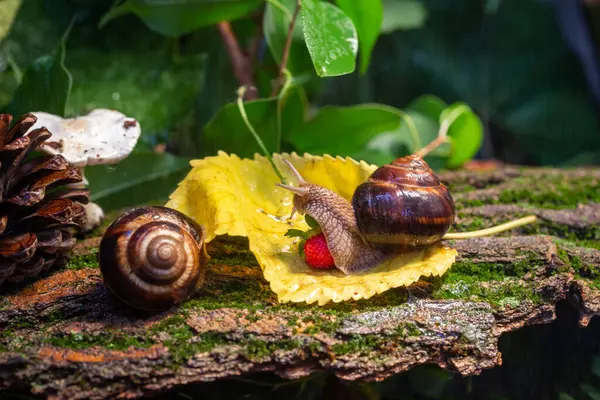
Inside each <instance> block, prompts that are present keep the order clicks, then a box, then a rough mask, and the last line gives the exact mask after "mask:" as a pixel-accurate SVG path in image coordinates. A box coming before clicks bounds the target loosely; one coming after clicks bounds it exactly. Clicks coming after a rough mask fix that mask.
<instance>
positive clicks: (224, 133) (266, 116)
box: [203, 86, 307, 157]
mask: <svg viewBox="0 0 600 400" xmlns="http://www.w3.org/2000/svg"><path fill="white" fill-rule="evenodd" d="M280 101H281V107H282V109H281V130H282V131H281V133H282V136H283V137H284V138H285V137H286V136H287V132H288V131H289V129H291V127H292V126H294V125H296V124H298V123H300V122H302V120H303V119H304V115H305V114H306V106H307V105H306V98H305V95H304V91H303V90H302V88H301V87H297V86H293V87H291V88H290V89H289V90H287V91H286V93H284V94H283V98H281V99H280V98H279V97H271V98H267V99H259V100H253V101H246V102H244V108H245V109H246V114H247V115H248V119H249V121H250V123H251V124H252V126H253V127H254V129H255V130H256V132H257V133H258V134H259V136H260V137H261V139H262V141H263V143H264V144H265V146H266V148H267V150H268V151H269V152H270V153H273V152H277V151H279V146H280V142H281V138H280V136H279V134H278V121H277V115H278V104H279V102H280ZM203 142H204V153H205V154H206V155H212V154H216V153H217V151H218V150H223V151H226V152H228V153H234V154H237V155H238V156H240V157H253V156H254V154H255V153H260V154H262V151H261V149H260V147H259V145H258V144H257V143H256V141H255V140H254V137H253V136H252V134H251V133H250V132H248V128H247V127H246V125H245V123H244V121H243V120H242V117H241V115H240V112H239V109H238V107H237V104H236V103H229V104H226V105H225V106H224V107H223V108H221V109H220V110H219V111H218V112H217V113H216V114H215V116H214V117H213V118H212V119H211V120H210V121H209V122H208V124H207V125H206V127H205V128H204V137H203Z"/></svg>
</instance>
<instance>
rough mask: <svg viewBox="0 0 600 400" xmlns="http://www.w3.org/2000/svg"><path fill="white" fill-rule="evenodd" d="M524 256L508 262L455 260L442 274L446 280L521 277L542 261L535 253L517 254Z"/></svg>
mask: <svg viewBox="0 0 600 400" xmlns="http://www.w3.org/2000/svg"><path fill="white" fill-rule="evenodd" d="M518 256H525V258H523V259H522V260H515V261H513V262H510V263H475V262H473V261H470V260H463V261H458V262H456V263H455V264H454V265H453V266H452V269H451V270H450V271H449V272H448V273H447V274H446V275H444V276H445V278H444V279H446V280H447V281H452V282H454V281H460V280H462V279H463V278H465V277H469V278H474V279H476V280H477V281H500V280H503V279H504V278H506V277H521V276H523V275H525V274H526V273H528V272H531V271H535V270H536V269H537V268H539V267H540V266H542V265H543V264H544V261H543V260H541V259H540V257H539V256H538V255H537V254H535V253H524V254H518Z"/></svg>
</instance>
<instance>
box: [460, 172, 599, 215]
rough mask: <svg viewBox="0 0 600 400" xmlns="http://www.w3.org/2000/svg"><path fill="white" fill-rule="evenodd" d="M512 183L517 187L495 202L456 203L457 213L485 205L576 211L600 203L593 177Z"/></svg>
mask: <svg viewBox="0 0 600 400" xmlns="http://www.w3.org/2000/svg"><path fill="white" fill-rule="evenodd" d="M512 183H514V187H511V188H508V189H505V190H502V191H501V192H500V193H499V194H498V196H496V197H493V198H489V199H484V200H481V199H457V200H456V206H457V209H459V210H460V209H463V208H465V207H479V206H482V205H484V204H524V205H529V206H532V207H542V208H553V209H560V208H571V207H576V206H577V204H579V203H589V202H600V184H599V183H598V179H597V178H595V177H591V176H588V177H578V178H573V179H567V178H565V177H564V176H544V177H540V176H534V177H521V178H517V179H514V180H513V181H512ZM459 192H461V191H460V190H459V191H455V193H459ZM462 193H464V191H462Z"/></svg>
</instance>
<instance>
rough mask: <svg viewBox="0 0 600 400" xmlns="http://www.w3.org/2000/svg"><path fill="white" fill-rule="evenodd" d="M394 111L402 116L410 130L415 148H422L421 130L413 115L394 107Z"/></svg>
mask: <svg viewBox="0 0 600 400" xmlns="http://www.w3.org/2000/svg"><path fill="white" fill-rule="evenodd" d="M393 112H394V113H395V114H396V115H398V117H400V119H401V120H402V121H403V122H404V123H405V124H406V126H407V128H408V131H409V132H410V136H411V141H412V142H413V148H415V149H420V148H421V139H420V138H419V130H418V129H417V126H416V125H415V122H414V121H413V119H412V117H411V116H410V115H409V114H407V113H405V112H404V111H402V110H397V109H394V111H393Z"/></svg>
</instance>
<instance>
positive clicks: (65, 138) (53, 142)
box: [30, 108, 142, 232]
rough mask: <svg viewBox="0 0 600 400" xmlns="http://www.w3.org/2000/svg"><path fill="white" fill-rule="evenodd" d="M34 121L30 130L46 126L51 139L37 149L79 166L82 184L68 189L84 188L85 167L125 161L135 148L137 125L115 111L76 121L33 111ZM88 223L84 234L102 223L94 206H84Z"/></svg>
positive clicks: (99, 111) (100, 110)
mask: <svg viewBox="0 0 600 400" xmlns="http://www.w3.org/2000/svg"><path fill="white" fill-rule="evenodd" d="M32 114H34V115H35V116H36V117H37V122H36V123H35V125H34V126H32V127H31V129H30V130H33V129H37V128H41V127H43V126H45V127H46V128H47V129H48V130H49V131H50V132H51V133H52V137H51V138H50V139H48V140H47V141H46V142H44V143H42V144H41V145H40V148H39V150H41V151H43V152H45V153H47V154H51V155H55V154H61V155H62V156H63V157H65V158H66V159H67V161H69V163H71V164H72V165H73V166H75V167H79V169H80V172H81V175H82V176H83V181H82V182H81V183H78V184H73V185H71V186H75V187H80V188H81V187H85V186H87V184H88V181H87V179H86V177H85V175H84V168H85V167H86V166H88V165H99V164H107V165H109V164H116V163H118V162H119V161H121V160H122V159H124V158H126V157H127V156H128V155H129V154H130V153H131V151H132V150H133V148H134V147H135V145H136V143H137V141H138V139H139V137H140V134H141V133H142V130H141V127H140V124H139V123H138V122H137V121H136V120H135V119H133V118H128V117H127V116H125V115H123V114H121V113H120V112H118V111H114V110H108V109H103V108H99V109H96V110H93V111H92V112H90V113H89V114H88V115H83V116H80V117H77V118H68V119H65V118H61V117H59V116H56V115H53V114H48V113H45V112H33V113H32ZM85 208H86V217H87V218H86V220H87V223H86V225H85V226H84V227H83V231H84V232H88V231H91V230H92V229H94V228H96V227H97V226H99V225H100V224H101V223H102V220H103V219H104V213H103V212H102V208H100V206H98V205H97V204H95V203H91V202H90V203H89V204H87V205H85Z"/></svg>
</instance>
